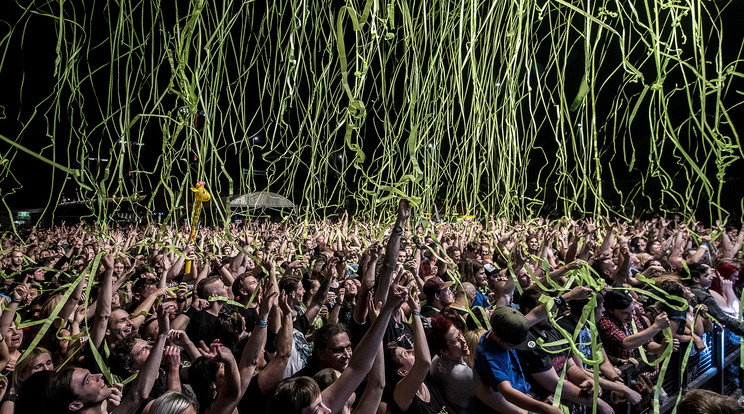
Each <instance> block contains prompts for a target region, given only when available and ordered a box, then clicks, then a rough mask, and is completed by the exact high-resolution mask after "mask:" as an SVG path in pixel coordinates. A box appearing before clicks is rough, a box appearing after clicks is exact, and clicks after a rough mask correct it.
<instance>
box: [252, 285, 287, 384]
mask: <svg viewBox="0 0 744 414" xmlns="http://www.w3.org/2000/svg"><path fill="white" fill-rule="evenodd" d="M279 307H280V308H281V310H282V312H281V313H282V315H283V316H282V317H283V322H282V329H281V331H279V336H278V337H277V340H276V354H275V355H274V357H273V358H271V361H269V364H268V365H266V368H264V369H263V370H262V371H261V372H260V373H259V374H258V387H259V388H260V389H261V392H262V393H263V394H264V395H268V394H269V392H270V391H271V390H273V389H274V387H276V384H278V383H279V381H281V380H282V377H283V375H284V369H285V368H286V367H287V363H288V362H289V357H290V356H291V355H292V344H293V337H292V333H293V332H294V328H293V327H292V308H290V307H289V304H288V303H287V294H286V293H284V292H282V293H281V294H280V295H279Z"/></svg>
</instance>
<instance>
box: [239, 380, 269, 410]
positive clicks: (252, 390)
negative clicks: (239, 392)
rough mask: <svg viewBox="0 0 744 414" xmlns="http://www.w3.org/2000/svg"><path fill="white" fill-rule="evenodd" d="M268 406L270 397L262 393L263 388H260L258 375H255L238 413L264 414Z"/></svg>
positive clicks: (241, 400) (242, 399)
mask: <svg viewBox="0 0 744 414" xmlns="http://www.w3.org/2000/svg"><path fill="white" fill-rule="evenodd" d="M268 404H269V396H268V395H264V393H262V392H261V387H259V386H258V375H254V376H253V378H251V382H250V384H248V389H246V390H245V394H243V398H241V399H240V403H238V412H239V413H240V414H254V413H255V414H264V413H265V412H266V406H267V405H268Z"/></svg>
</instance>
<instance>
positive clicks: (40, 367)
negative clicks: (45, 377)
mask: <svg viewBox="0 0 744 414" xmlns="http://www.w3.org/2000/svg"><path fill="white" fill-rule="evenodd" d="M39 371H54V362H53V361H52V355H51V354H50V353H49V351H47V350H46V349H44V348H41V347H38V346H37V347H36V348H34V349H32V350H30V351H26V353H25V355H24V358H23V359H22V360H21V361H19V362H18V363H17V364H16V366H15V368H14V370H13V373H14V374H13V387H14V388H15V389H16V390H18V389H19V388H20V386H21V384H23V383H24V382H25V381H26V380H27V379H28V377H30V376H31V375H32V374H34V373H36V372H39Z"/></svg>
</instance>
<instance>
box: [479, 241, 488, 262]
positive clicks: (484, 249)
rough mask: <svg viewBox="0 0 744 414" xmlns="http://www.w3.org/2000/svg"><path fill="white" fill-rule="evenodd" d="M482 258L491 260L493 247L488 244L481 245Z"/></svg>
mask: <svg viewBox="0 0 744 414" xmlns="http://www.w3.org/2000/svg"><path fill="white" fill-rule="evenodd" d="M480 256H481V259H483V260H486V259H490V258H491V246H489V245H488V243H481V246H480Z"/></svg>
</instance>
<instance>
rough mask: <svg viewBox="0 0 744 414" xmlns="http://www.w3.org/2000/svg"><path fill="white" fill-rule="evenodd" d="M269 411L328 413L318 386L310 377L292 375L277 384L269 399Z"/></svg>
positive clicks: (291, 413) (311, 413) (292, 413)
mask: <svg viewBox="0 0 744 414" xmlns="http://www.w3.org/2000/svg"><path fill="white" fill-rule="evenodd" d="M267 412H269V413H283V414H285V413H286V414H330V413H331V410H330V409H329V408H328V407H326V406H325V404H323V397H322V396H321V394H320V387H319V386H318V384H317V383H316V382H315V380H313V379H312V378H310V377H292V378H287V379H285V380H282V381H281V382H279V384H277V386H276V389H275V390H274V395H272V397H271V399H270V400H269V405H268V410H267Z"/></svg>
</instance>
